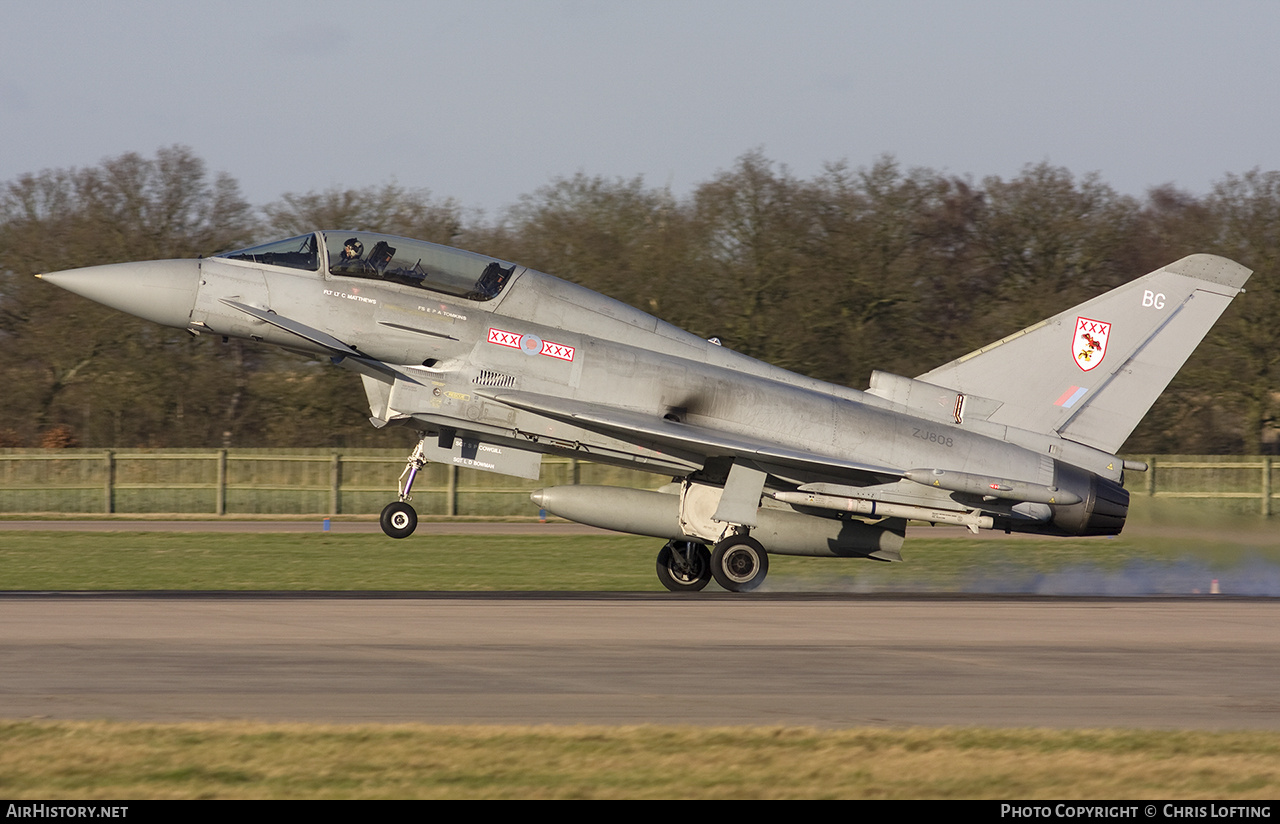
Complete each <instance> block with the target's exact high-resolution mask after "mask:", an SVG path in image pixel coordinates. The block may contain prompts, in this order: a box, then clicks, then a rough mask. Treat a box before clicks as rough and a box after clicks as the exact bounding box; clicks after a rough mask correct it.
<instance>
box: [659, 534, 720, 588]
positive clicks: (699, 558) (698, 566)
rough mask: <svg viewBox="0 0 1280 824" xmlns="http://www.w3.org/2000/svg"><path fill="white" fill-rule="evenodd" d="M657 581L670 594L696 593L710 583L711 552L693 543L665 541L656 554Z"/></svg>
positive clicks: (703, 546) (701, 545)
mask: <svg viewBox="0 0 1280 824" xmlns="http://www.w3.org/2000/svg"><path fill="white" fill-rule="evenodd" d="M658 580H659V581H661V582H662V585H663V586H664V587H666V588H667V589H669V590H671V591H672V592H698V591H699V590H701V589H702V588H703V587H705V586H706V585H707V584H709V583H711V551H710V550H708V549H707V546H706V544H698V543H694V542H693V541H667V545H666V546H664V547H663V548H662V550H661V551H660V552H659V553H658Z"/></svg>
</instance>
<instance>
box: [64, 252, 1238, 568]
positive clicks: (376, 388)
mask: <svg viewBox="0 0 1280 824" xmlns="http://www.w3.org/2000/svg"><path fill="white" fill-rule="evenodd" d="M1250 274H1251V272H1250V270H1248V269H1246V268H1245V267H1243V266H1240V265H1239V264H1236V263H1233V262H1232V261H1230V260H1227V259H1225V258H1221V257H1215V256H1213V255H1191V256H1190V257H1185V258H1183V259H1182V260H1179V261H1177V262H1175V263H1171V264H1169V265H1168V266H1165V267H1163V268H1161V269H1157V270H1156V271H1154V272H1152V273H1151V274H1149V275H1146V276H1144V277H1141V278H1138V279H1137V280H1134V281H1131V282H1130V283H1128V284H1126V285H1124V286H1121V287H1119V288H1117V289H1114V290H1112V291H1110V292H1107V293H1106V294H1103V295H1101V296H1099V297H1096V298H1093V299H1092V300H1089V301H1087V302H1085V303H1082V304H1081V305H1079V306H1077V307H1075V308H1073V309H1068V310H1067V311H1065V312H1062V313H1061V314H1058V315H1055V316H1054V317H1051V318H1049V319H1048V320H1044V321H1041V322H1040V323H1037V324H1035V325H1034V326H1030V327H1028V328H1026V329H1023V330H1022V331H1021V332H1017V333H1015V334H1012V335H1010V336H1008V337H1006V338H1004V339H1002V340H999V341H996V342H995V343H992V344H990V345H988V346H984V347H982V348H981V349H979V350H977V351H976V352H971V353H970V354H968V355H965V356H964V357H962V358H959V359H957V360H955V361H952V362H951V363H947V364H944V365H942V366H939V367H938V368H936V369H934V370H932V371H929V372H926V373H925V374H923V375H919V376H917V377H915V378H907V377H901V376H899V375H892V374H889V373H886V372H879V371H877V372H873V373H872V375H871V381H870V387H869V388H868V389H867V391H865V392H861V391H858V390H855V389H849V388H847V387H844V386H837V385H834V384H830V383H825V382H823V381H819V380H815V379H812V378H807V377H804V376H802V375H798V374H795V373H793V372H788V371H786V370H784V369H781V368H778V367H775V366H771V365H769V364H767V363H762V362H760V361H757V360H754V359H752V358H749V357H747V356H745V355H741V354H739V353H737V352H734V351H732V350H731V349H729V348H728V347H722V346H720V345H719V343H718V341H715V340H703V339H702V338H699V337H697V336H696V335H693V334H690V333H688V332H685V331H683V330H681V329H678V328H676V327H674V326H671V325H670V324H667V323H664V322H663V321H661V320H658V319H657V318H655V317H653V316H651V315H648V314H645V313H644V312H641V311H639V310H637V309H634V308H632V307H630V306H627V305H625V304H622V303H620V302H618V301H616V300H612V299H610V298H607V297H605V296H603V295H600V294H598V293H596V292H593V291H591V290H589V289H586V288H584V287H581V286H577V285H575V284H572V283H568V282H566V281H563V280H560V279H558V278H555V277H552V276H551V275H548V274H544V273H542V272H538V271H535V270H532V269H528V268H525V267H522V266H520V265H517V264H514V263H510V262H507V261H503V260H497V259H494V258H490V257H486V256H484V255H479V254H474V253H472V252H465V251H461V250H458V249H453V248H450V247H447V246H440V245H436V244H432V243H426V242H423V241H418V240H409V239H406V238H400V237H391V236H388V235H380V234H372V233H369V232H353V231H317V232H314V233H312V234H307V235H302V236H300V237H294V238H289V239H287V240H280V241H275V242H272V243H267V244H265V245H262V246H255V247H253V248H250V249H242V250H238V251H233V252H225V253H222V254H218V255H216V256H214V257H209V258H203V259H199V260H163V261H150V262H145V263H118V264H111V265H107V266H93V267H89V268H84V269H74V270H68V271H63V272H55V273H52V274H44V275H40V276H39V277H42V278H43V279H44V280H46V281H48V282H50V283H52V284H54V285H56V286H60V287H62V288H63V289H67V290H69V291H71V292H75V293H76V294H79V295H83V296H84V297H87V298H89V299H91V300H95V301H97V302H99V303H103V304H106V305H107V306H111V307H114V308H116V309H119V310H121V311H124V312H128V313H130V314H133V315H137V316H138V317H141V318H145V319H147V320H151V321H154V322H156V323H160V324H164V325H166V326H173V327H177V328H180V329H186V330H188V331H189V332H191V333H193V334H212V335H220V336H224V337H239V338H248V339H251V340H254V341H262V342H265V343H269V344H274V345H276V346H280V347H282V348H284V349H288V350H292V351H296V352H303V353H307V354H309V355H322V356H327V357H328V358H330V359H331V360H332V362H333V363H334V364H336V365H338V366H342V367H346V368H348V369H351V370H354V371H355V372H358V373H359V374H360V377H361V379H362V380H363V382H364V389H365V392H366V393H367V394H368V398H369V408H370V411H371V413H372V417H371V418H370V420H371V421H372V423H373V425H374V426H376V427H385V426H408V427H411V428H413V429H414V430H415V431H417V432H418V434H419V442H418V445H417V447H416V448H415V449H414V451H413V454H412V455H411V456H410V457H409V459H408V466H407V467H406V469H405V472H404V474H402V475H401V478H400V483H399V497H398V500H395V501H392V502H391V503H389V504H387V506H386V508H385V509H384V510H383V512H382V529H383V531H385V532H386V534H387V535H389V536H391V537H393V538H404V537H406V536H408V535H410V534H411V533H412V532H413V531H414V528H415V527H416V526H417V520H418V518H417V514H416V512H415V510H414V509H413V507H412V506H411V505H410V503H409V501H410V493H411V491H412V489H413V482H414V478H415V476H416V475H417V473H418V472H419V471H420V470H421V469H422V467H423V466H425V465H426V463H427V462H428V461H443V462H447V463H453V464H456V465H461V466H467V467H472V468H476V469H482V470H487V471H492V472H498V473H503V474H507V475H514V476H519V477H523V478H532V479H536V478H537V477H538V472H539V462H540V461H541V458H542V455H545V454H552V455H565V456H573V457H578V458H584V459H589V460H592V461H598V462H603V463H608V464H615V465H622V466H630V467H634V468H637V469H644V470H648V471H651V472H657V473H662V474H665V475H670V476H672V478H673V483H671V484H669V485H668V486H666V487H663V488H662V489H660V490H658V491H645V490H637V489H624V488H617V487H605V486H556V487H550V488H546V489H540V490H538V491H537V492H535V493H533V500H534V501H535V502H536V503H537V504H539V505H540V506H541V507H543V508H545V509H546V510H547V511H548V512H551V513H554V514H556V515H559V516H562V517H564V518H567V519H569V520H572V521H577V522H580V523H584V524H591V525H594V526H598V527H603V528H605V529H612V530H617V531H620V532H630V533H635V534H638V535H650V536H653V537H655V538H661V539H664V540H665V542H666V543H665V545H663V546H662V548H661V550H660V551H659V553H658V560H657V572H658V578H659V580H660V581H661V582H662V584H663V585H664V586H665V587H666V588H667V589H669V590H673V591H694V590H700V589H702V588H703V587H705V586H706V585H707V584H708V583H709V582H710V580H711V579H712V578H713V577H714V578H715V580H716V581H717V583H719V584H720V585H721V586H722V587H724V588H725V589H728V590H732V591H735V592H744V591H749V590H753V589H755V588H756V587H758V586H759V585H760V583H761V582H762V581H763V580H764V578H765V575H766V574H767V572H768V568H769V554H771V553H772V554H780V555H813V556H829V557H863V558H875V559H880V560H901V556H900V554H899V550H900V548H901V546H902V543H903V539H904V536H905V530H906V524H907V521H908V520H915V521H924V522H929V523H934V524H958V525H962V526H965V527H968V528H969V529H970V530H971V531H972V532H974V533H978V532H979V531H980V530H983V529H999V530H1004V531H1011V532H1031V533H1039V534H1045V535H1116V534H1118V533H1119V532H1120V530H1121V528H1123V526H1124V522H1125V517H1126V515H1127V514H1128V508H1129V493H1128V492H1126V491H1125V489H1124V487H1123V486H1122V483H1123V473H1124V470H1126V469H1128V470H1145V469H1146V466H1145V465H1143V464H1140V463H1135V462H1129V461H1123V460H1121V459H1120V458H1118V457H1117V456H1116V454H1115V453H1116V451H1117V450H1118V449H1119V448H1120V446H1121V444H1122V443H1124V440H1125V438H1127V437H1128V435H1129V433H1130V432H1132V431H1133V429H1134V427H1135V426H1137V424H1138V422H1139V420H1141V418H1142V416H1143V415H1145V414H1146V412H1147V410H1148V409H1149V408H1150V407H1151V404H1152V403H1154V402H1155V400H1156V398H1157V397H1158V396H1159V395H1160V393H1161V392H1162V391H1163V390H1164V388H1165V386H1166V385H1168V383H1169V381H1170V380H1171V379H1172V378H1173V376H1174V374H1175V373H1176V372H1177V371H1178V369H1179V368H1181V366H1182V364H1183V363H1184V362H1185V361H1186V359H1187V358H1188V356H1190V354H1191V352H1192V351H1193V350H1194V349H1195V347H1196V346H1197V345H1198V344H1199V342H1200V340H1201V339H1202V338H1203V337H1204V335H1205V334H1206V333H1207V332H1208V331H1209V329H1210V327H1211V326H1212V325H1213V324H1214V322H1215V321H1217V319H1218V317H1219V316H1220V315H1221V314H1222V312H1223V310H1225V309H1226V308H1227V305H1228V304H1229V303H1230V302H1231V300H1232V298H1234V297H1235V296H1236V295H1237V294H1239V293H1240V292H1241V291H1243V289H1242V287H1243V285H1244V283H1245V281H1246V280H1247V279H1248V277H1249V275H1250Z"/></svg>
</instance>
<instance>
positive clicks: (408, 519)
mask: <svg viewBox="0 0 1280 824" xmlns="http://www.w3.org/2000/svg"><path fill="white" fill-rule="evenodd" d="M419 434H420V435H421V438H420V440H419V441H418V445H417V447H415V448H414V450H413V454H412V455H410V456H409V462H408V465H407V466H405V468H404V472H401V473H400V480H399V482H398V485H399V487H400V500H398V501H392V502H391V503H389V504H387V505H386V506H384V507H383V508H382V517H381V518H380V519H379V523H380V524H381V526H382V531H383V532H385V533H386V534H387V535H388V536H389V537H392V538H408V537H409V536H410V535H412V534H413V531H414V530H415V529H417V528H418V513H417V511H416V510H415V509H414V508H413V507H412V506H410V505H409V501H411V500H412V499H413V496H411V495H410V494H409V492H410V491H411V490H412V489H413V480H414V478H416V477H418V472H419V471H420V470H421V469H422V467H424V466H426V465H427V456H426V453H425V452H424V451H423V444H425V443H426V441H427V436H426V433H425V432H423V433H419Z"/></svg>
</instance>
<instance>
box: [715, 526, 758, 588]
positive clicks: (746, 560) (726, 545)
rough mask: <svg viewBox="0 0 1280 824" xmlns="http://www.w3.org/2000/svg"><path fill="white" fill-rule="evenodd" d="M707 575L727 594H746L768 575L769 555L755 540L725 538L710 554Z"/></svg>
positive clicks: (736, 536) (735, 536)
mask: <svg viewBox="0 0 1280 824" xmlns="http://www.w3.org/2000/svg"><path fill="white" fill-rule="evenodd" d="M711 574H712V575H714V576H715V579H716V583H717V584H719V585H720V586H722V587H724V588H725V589H727V590H729V591H730V592H750V591H751V590H753V589H755V588H756V587H758V586H760V584H761V582H763V581H764V576H766V575H768V574H769V554H768V553H767V552H765V551H764V547H762V546H761V545H760V542H759V541H757V540H756V539H755V538H749V537H747V536H746V535H734V536H732V537H729V538H725V539H724V540H723V541H721V542H720V543H718V544H716V549H715V552H712V553H711Z"/></svg>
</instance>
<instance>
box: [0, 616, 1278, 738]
mask: <svg viewBox="0 0 1280 824" xmlns="http://www.w3.org/2000/svg"><path fill="white" fill-rule="evenodd" d="M1277 625H1280V602H1276V601H1270V602H1251V601H1228V600H1216V599H1208V598H1204V599H1194V600H1192V599H1188V600H1178V601H1139V600H1134V601H1089V600H1069V601H1054V600H1050V601H1022V600H1015V601H1010V600H954V601H952V600H943V601H915V602H913V601H905V600H885V599H871V600H867V599H857V598H823V599H818V600H800V599H792V598H769V599H761V598H751V599H749V600H747V599H741V598H739V597H735V596H729V595H721V596H710V597H708V596H695V597H693V598H689V597H687V596H665V595H664V596H645V597H630V598H609V597H608V596H597V597H590V596H588V597H579V598H573V599H566V598H556V597H548V598H536V597H528V596H516V597H512V596H508V597H501V596H499V597H494V598H470V597H445V598H431V597H429V596H423V597H411V598H397V599H376V598H361V599H330V600H326V599H320V598H312V597H299V598H289V599H269V598H261V597H253V596H240V597H230V598H211V597H187V598H102V597H92V596H77V597H30V596H27V597H24V596H12V595H10V596H4V597H0V715H3V716H4V717H8V718H29V717H44V718H57V719H90V718H109V719H119V720H134V719H136V720H148V721H185V720H217V719H263V720H296V721H317V722H377V723H395V722H404V721H419V722H428V723H468V724H470V723H521V724H526V723H531V724H542V723H551V724H594V723H599V724H634V723H680V724H704V725H715V724H801V725H816V726H820V727H833V728H834V727H852V726H864V725H876V726H908V725H926V726H937V725H965V724H981V725H991V726H1045V727H1059V728H1085V727H1143V728H1179V729H1181V728H1186V729H1211V730H1218V729H1253V730H1277V729H1280V698H1278V697H1277V694H1276V689H1275V685H1276V684H1277V683H1280V635H1278V634H1277V633H1276V632H1275V627H1276V626H1277Z"/></svg>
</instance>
